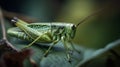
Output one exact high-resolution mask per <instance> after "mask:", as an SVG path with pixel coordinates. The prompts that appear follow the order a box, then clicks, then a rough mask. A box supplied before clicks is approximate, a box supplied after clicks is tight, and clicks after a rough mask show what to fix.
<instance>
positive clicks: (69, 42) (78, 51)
mask: <svg viewBox="0 0 120 67" xmlns="http://www.w3.org/2000/svg"><path fill="white" fill-rule="evenodd" d="M69 43H70V45H71V46H72V48H73V50H75V51H76V52H78V53H79V54H80V51H79V50H77V49H76V48H75V46H74V45H73V43H72V41H71V40H70V41H69Z"/></svg>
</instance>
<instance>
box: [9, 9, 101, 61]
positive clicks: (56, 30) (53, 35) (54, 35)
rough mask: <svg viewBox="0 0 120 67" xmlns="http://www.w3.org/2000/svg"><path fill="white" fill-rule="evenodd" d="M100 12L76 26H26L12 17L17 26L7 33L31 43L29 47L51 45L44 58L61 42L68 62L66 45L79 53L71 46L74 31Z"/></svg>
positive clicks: (54, 24) (68, 49)
mask: <svg viewBox="0 0 120 67" xmlns="http://www.w3.org/2000/svg"><path fill="white" fill-rule="evenodd" d="M100 11H101V10H98V11H96V12H94V13H92V14H90V15H89V16H87V17H85V18H84V19H83V20H82V21H81V22H79V23H78V24H76V25H75V24H72V23H55V22H51V23H31V24H28V23H26V22H25V21H23V20H20V19H18V18H16V17H14V18H13V19H12V20H11V21H12V22H13V23H14V24H15V25H16V26H17V27H14V28H10V29H9V30H8V31H7V33H8V34H9V35H11V36H13V37H17V38H20V39H24V40H27V41H31V43H30V44H29V45H28V46H26V47H25V48H27V47H30V46H31V45H32V44H33V43H53V44H52V45H51V46H49V48H48V49H47V50H46V52H45V53H44V57H46V56H47V54H48V53H49V51H50V49H51V48H52V47H53V46H54V45H56V44H57V43H58V42H59V41H61V42H62V43H63V44H64V47H65V49H66V53H67V54H66V56H67V58H68V61H70V59H71V57H70V56H71V54H70V51H71V49H70V48H69V47H68V45H67V44H68V43H70V44H71V46H72V48H73V49H74V50H76V51H77V52H79V51H78V50H77V49H75V47H74V46H73V44H72V39H74V37H75V33H76V29H77V28H78V26H79V25H80V24H81V23H83V22H84V21H85V20H86V19H88V18H89V17H91V16H93V15H96V13H98V12H100Z"/></svg>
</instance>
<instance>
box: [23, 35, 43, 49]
mask: <svg viewBox="0 0 120 67" xmlns="http://www.w3.org/2000/svg"><path fill="white" fill-rule="evenodd" d="M40 37H41V36H39V37H37V38H36V39H35V40H34V41H32V42H31V43H30V44H28V45H27V46H25V47H24V48H23V49H25V48H28V47H30V46H32V45H33V44H34V43H35V42H36V41H37V40H38V39H40Z"/></svg>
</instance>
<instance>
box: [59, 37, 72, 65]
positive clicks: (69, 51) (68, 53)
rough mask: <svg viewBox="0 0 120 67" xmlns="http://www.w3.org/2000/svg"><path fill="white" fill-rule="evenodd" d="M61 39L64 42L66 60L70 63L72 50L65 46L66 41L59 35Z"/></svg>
mask: <svg viewBox="0 0 120 67" xmlns="http://www.w3.org/2000/svg"><path fill="white" fill-rule="evenodd" d="M61 40H62V42H63V43H64V47H65V49H66V56H67V60H68V62H70V63H71V54H72V51H71V50H70V49H69V48H68V46H67V42H66V40H65V37H64V36H63V37H61Z"/></svg>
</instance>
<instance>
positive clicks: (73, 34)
mask: <svg viewBox="0 0 120 67" xmlns="http://www.w3.org/2000/svg"><path fill="white" fill-rule="evenodd" d="M68 33H69V35H70V37H71V38H74V37H75V33H76V25H74V24H71V25H70V29H69V32H68Z"/></svg>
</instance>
